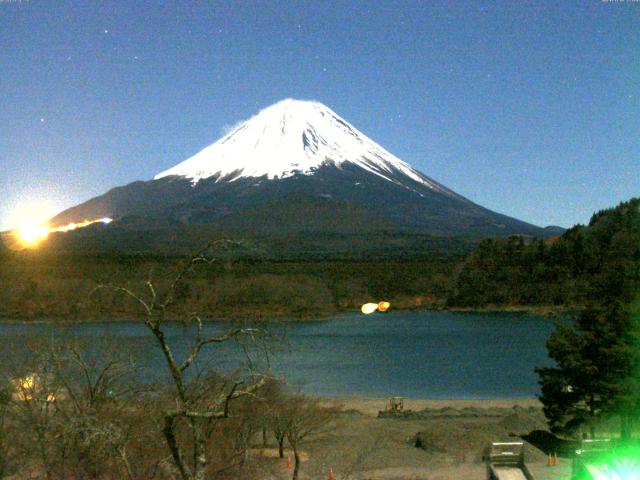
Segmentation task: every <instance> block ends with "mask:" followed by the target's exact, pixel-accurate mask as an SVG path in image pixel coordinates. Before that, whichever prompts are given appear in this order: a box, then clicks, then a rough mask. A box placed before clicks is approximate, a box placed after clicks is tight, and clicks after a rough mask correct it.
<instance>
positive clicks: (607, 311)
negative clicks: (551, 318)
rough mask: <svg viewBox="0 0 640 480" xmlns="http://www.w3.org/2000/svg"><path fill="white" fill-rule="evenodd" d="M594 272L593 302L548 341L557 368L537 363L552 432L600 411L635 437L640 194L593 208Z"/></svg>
mask: <svg viewBox="0 0 640 480" xmlns="http://www.w3.org/2000/svg"><path fill="white" fill-rule="evenodd" d="M581 242H584V245H582V243H581V245H580V250H581V255H582V261H583V262H584V263H585V266H586V267H587V268H588V269H589V270H590V271H591V276H590V279H591V280H590V285H589V300H590V301H589V306H588V308H587V309H586V310H585V311H584V312H583V313H582V314H581V315H580V316H579V318H578V319H577V321H576V322H575V323H574V324H573V325H567V324H566V323H565V324H559V325H558V326H557V328H556V331H555V332H554V333H553V334H552V336H551V338H550V339H549V341H548V343H547V349H548V351H549V356H550V357H551V358H552V359H553V360H554V361H555V363H556V365H555V366H553V367H545V368H539V369H536V371H537V373H538V375H539V381H540V386H541V395H540V400H541V401H542V403H543V405H544V412H545V415H546V416H547V419H548V421H549V425H550V427H551V429H552V431H555V432H563V433H574V432H576V431H577V430H578V429H580V428H588V429H589V431H590V433H591V435H592V436H593V434H594V433H595V432H594V430H595V423H596V422H597V420H598V419H600V418H602V417H613V416H616V417H618V418H619V419H620V437H621V438H622V439H628V438H630V436H631V434H632V425H633V422H634V421H635V420H636V417H637V416H638V413H637V412H640V409H639V407H640V316H639V312H640V308H639V307H640V295H639V294H640V200H638V199H634V200H631V201H630V202H626V203H622V204H621V205H619V206H618V207H616V208H615V209H611V210H607V211H604V212H599V213H597V214H595V215H594V216H593V218H592V220H591V222H590V224H589V227H588V228H587V229H585V231H584V232H583V235H581Z"/></svg>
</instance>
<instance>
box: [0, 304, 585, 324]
mask: <svg viewBox="0 0 640 480" xmlns="http://www.w3.org/2000/svg"><path fill="white" fill-rule="evenodd" d="M580 310H581V309H580V308H579V307H552V306H524V305H510V306H504V307H496V306H490V307H395V308H394V307H393V303H392V309H391V312H451V313H486V314H500V313H513V314H522V315H527V314H528V315H537V316H540V317H547V318H558V317H562V316H573V315H576V314H577V313H579V312H580ZM358 313H360V310H359V309H340V310H336V311H334V312H318V314H316V315H311V314H308V315H307V314H305V315H299V314H298V315H296V314H295V313H291V314H288V315H287V314H285V313H277V314H270V315H269V314H267V315H265V316H264V317H259V316H256V315H247V314H242V313H241V312H239V313H238V314H237V315H229V314H223V315H221V316H220V317H218V318H210V317H204V316H203V317H202V320H203V321H205V322H221V323H234V322H237V321H247V322H250V323H260V322H266V323H269V322H274V323H278V322H280V323H304V322H315V321H326V320H331V319H333V318H335V317H338V316H341V315H348V314H358ZM143 319H144V317H143V316H136V315H131V316H123V315H114V316H112V317H111V318H108V319H106V318H86V319H69V318H62V317H46V316H37V317H19V316H5V315H2V314H0V324H19V325H27V324H34V325H37V324H42V325H47V324H61V325H62V324H81V323H121V322H137V321H142V320H143ZM166 322H167V323H178V322H181V320H179V319H178V318H175V319H166Z"/></svg>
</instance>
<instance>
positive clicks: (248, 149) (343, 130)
mask: <svg viewBox="0 0 640 480" xmlns="http://www.w3.org/2000/svg"><path fill="white" fill-rule="evenodd" d="M345 162H347V163H351V164H354V165H357V166H359V167H361V168H363V169H365V170H367V171H369V172H371V173H373V174H375V175H378V176H380V177H382V178H384V179H386V180H389V181H391V182H394V183H398V179H397V176H398V174H403V175H405V176H406V177H409V178H410V179H411V180H413V181H415V182H418V183H420V184H423V185H424V186H427V187H429V188H431V189H435V190H438V191H440V192H442V193H449V194H451V193H453V192H450V191H448V190H447V189H446V188H444V187H443V186H442V185H440V184H438V183H437V182H435V181H433V180H431V179H429V178H428V177H425V176H424V175H422V174H421V173H419V172H418V171H416V170H415V169H413V168H412V167H411V166H410V165H409V164H408V163H406V162H404V161H402V160H400V159H399V158H398V157H396V156H394V155H392V154H391V153H389V152H388V151H387V150H385V149H384V148H382V147H381V146H380V145H378V144H377V143H375V142H374V141H373V140H371V139H370V138H369V137H367V136H366V135H364V134H363V133H362V132H360V131H358V130H357V129H356V128H355V127H354V126H353V125H351V124H350V123H349V122H347V121H346V120H344V119H343V118H341V117H340V116H339V115H338V114H336V113H335V112H334V111H333V110H331V109H330V108H328V107H327V106H325V105H323V104H322V103H319V102H314V101H305V100H294V99H290V98H289V99H286V100H282V101H280V102H278V103H276V104H274V105H271V106H270V107H268V108H265V109H264V110H262V111H260V112H259V113H258V114H257V115H255V116H253V117H252V118H250V119H249V120H246V121H244V122H241V123H240V124H238V125H237V126H236V127H235V128H234V129H233V130H232V131H231V132H229V133H228V134H227V135H225V136H224V137H222V138H221V139H220V140H218V141H217V142H215V143H214V144H212V145H210V146H209V147H206V148H205V149H204V150H202V151H200V152H198V153H197V154H195V155H194V156H192V157H190V158H189V159H187V160H185V161H184V162H182V163H180V164H178V165H176V166H175V167H173V168H171V169H169V170H166V171H164V172H162V173H160V174H158V175H156V176H155V177H154V179H156V180H157V179H159V178H163V177H167V176H172V175H175V176H179V177H184V178H188V179H190V180H191V181H192V183H193V184H196V183H197V182H198V181H200V180H202V179H206V178H210V177H214V176H215V177H216V178H217V181H221V180H224V181H230V182H232V181H235V180H238V179H239V178H243V177H263V176H266V177H267V178H269V179H282V178H287V177H291V176H293V175H295V174H304V175H312V174H313V173H314V172H315V171H317V169H318V168H320V167H321V166H323V165H334V166H337V167H340V166H341V165H342V164H344V163H345Z"/></svg>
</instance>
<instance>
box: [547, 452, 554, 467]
mask: <svg viewBox="0 0 640 480" xmlns="http://www.w3.org/2000/svg"><path fill="white" fill-rule="evenodd" d="M547 467H553V460H551V452H549V454H548V455H547Z"/></svg>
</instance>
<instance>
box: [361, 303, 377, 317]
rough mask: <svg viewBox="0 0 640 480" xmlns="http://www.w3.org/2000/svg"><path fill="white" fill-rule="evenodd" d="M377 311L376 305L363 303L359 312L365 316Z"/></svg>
mask: <svg viewBox="0 0 640 480" xmlns="http://www.w3.org/2000/svg"><path fill="white" fill-rule="evenodd" d="M377 309H378V304H377V303H365V304H364V305H362V307H361V308H360V311H361V312H362V313H364V314H365V315H369V314H370V313H373V312H375V311H376V310H377Z"/></svg>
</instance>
